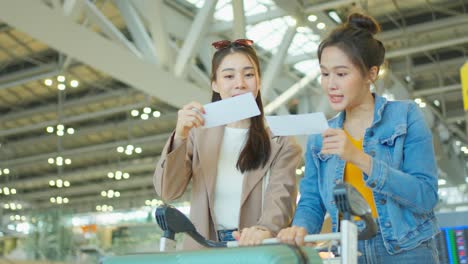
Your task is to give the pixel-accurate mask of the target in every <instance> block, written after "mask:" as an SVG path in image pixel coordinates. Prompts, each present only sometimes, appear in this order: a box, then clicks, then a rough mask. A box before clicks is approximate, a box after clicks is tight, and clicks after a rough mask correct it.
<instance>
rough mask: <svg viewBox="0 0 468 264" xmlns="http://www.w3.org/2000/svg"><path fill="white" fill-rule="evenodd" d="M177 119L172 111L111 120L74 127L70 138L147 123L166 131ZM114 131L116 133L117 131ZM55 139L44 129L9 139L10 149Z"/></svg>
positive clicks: (54, 135) (32, 145)
mask: <svg viewBox="0 0 468 264" xmlns="http://www.w3.org/2000/svg"><path fill="white" fill-rule="evenodd" d="M116 110H117V109H116ZM176 120H177V114H176V113H170V114H164V115H163V116H161V117H159V118H154V117H153V118H150V119H148V120H142V119H141V118H138V119H125V120H123V121H121V122H114V121H110V122H106V123H102V124H99V125H95V124H93V125H91V126H86V127H74V129H75V133H74V134H73V135H72V136H70V137H72V138H70V140H76V139H79V138H80V137H84V136H88V135H92V134H96V133H104V132H113V131H126V129H128V128H132V127H144V126H145V125H148V124H152V125H154V127H155V128H156V127H157V128H158V130H165V132H167V131H168V130H172V129H173V128H174V127H175V125H176ZM163 125H164V126H163ZM165 128H167V129H165ZM113 133H114V134H116V133H115V132H113ZM66 137H68V136H66ZM54 139H55V140H56V139H57V135H56V134H55V133H54V134H49V133H46V132H45V129H44V134H43V135H42V136H37V135H35V136H34V137H23V138H21V139H20V140H17V141H11V140H10V141H8V148H9V149H25V148H28V147H29V148H31V147H34V146H37V145H38V144H40V143H42V142H49V141H51V140H54ZM115 139H117V138H115ZM67 141H68V139H67ZM69 142H70V141H69ZM53 147H55V142H54V143H53Z"/></svg>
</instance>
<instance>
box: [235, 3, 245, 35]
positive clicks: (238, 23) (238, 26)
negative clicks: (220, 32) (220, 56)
mask: <svg viewBox="0 0 468 264" xmlns="http://www.w3.org/2000/svg"><path fill="white" fill-rule="evenodd" d="M232 13H233V18H234V19H233V20H234V21H233V31H234V34H233V35H234V39H242V38H247V37H246V35H245V10H244V1H232Z"/></svg>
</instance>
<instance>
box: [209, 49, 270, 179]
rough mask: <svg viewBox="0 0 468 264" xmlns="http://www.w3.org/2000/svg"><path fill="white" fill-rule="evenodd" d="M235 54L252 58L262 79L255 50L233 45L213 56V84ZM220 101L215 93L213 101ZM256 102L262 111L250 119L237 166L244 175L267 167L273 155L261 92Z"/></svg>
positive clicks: (258, 76)
mask: <svg viewBox="0 0 468 264" xmlns="http://www.w3.org/2000/svg"><path fill="white" fill-rule="evenodd" d="M233 53H242V54H245V55H246V56H247V57H248V58H250V60H251V61H253V63H254V64H255V68H256V71H257V78H260V63H259V60H258V57H257V53H256V52H255V50H254V49H253V48H252V47H251V46H243V45H238V44H236V43H232V44H231V45H229V46H228V47H226V48H222V49H219V50H217V51H216V52H215V54H214V55H213V60H212V61H211V82H214V81H216V71H217V70H218V67H219V65H220V64H221V62H222V61H223V59H224V58H225V57H226V56H227V55H229V54H233ZM219 100H222V99H221V95H220V94H219V93H217V92H215V91H213V94H212V96H211V101H212V102H216V101H219ZM255 101H256V102H257V105H258V108H259V109H260V115H258V116H255V117H251V118H250V128H249V132H248V137H247V142H246V143H245V146H244V148H243V149H242V151H241V153H240V155H239V159H238V160H237V164H236V167H237V169H238V170H240V171H241V172H242V173H244V172H245V171H248V170H253V169H258V168H261V167H263V166H265V164H266V163H267V161H268V159H269V158H270V153H271V145H270V137H269V135H268V132H267V130H266V127H265V122H264V113H263V103H262V96H261V94H260V91H259V92H258V94H257V98H255Z"/></svg>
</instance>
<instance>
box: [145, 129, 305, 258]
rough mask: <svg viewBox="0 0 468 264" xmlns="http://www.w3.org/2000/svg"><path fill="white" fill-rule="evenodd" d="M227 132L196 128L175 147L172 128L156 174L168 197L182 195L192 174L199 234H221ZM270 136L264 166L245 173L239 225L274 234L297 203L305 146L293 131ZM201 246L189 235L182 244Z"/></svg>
mask: <svg viewBox="0 0 468 264" xmlns="http://www.w3.org/2000/svg"><path fill="white" fill-rule="evenodd" d="M223 135H224V126H219V127H215V128H196V129H192V130H191V132H190V135H189V137H188V138H187V140H186V141H185V144H181V145H180V146H178V147H177V148H176V149H172V140H173V136H174V133H173V135H172V136H171V138H169V140H168V141H167V143H166V146H165V147H164V149H163V151H162V154H161V157H160V160H159V162H158V164H157V167H156V171H155V173H154V178H153V181H154V186H155V189H156V192H157V193H158V195H159V196H160V197H161V198H162V199H163V200H164V201H166V202H169V201H171V200H174V199H177V198H179V197H180V196H182V195H183V193H184V192H185V190H186V188H187V185H188V184H189V182H190V180H192V192H191V209H190V219H191V220H192V222H193V223H194V225H195V227H196V228H197V230H198V232H200V234H201V235H203V236H204V237H205V238H208V239H211V240H215V241H217V240H218V238H217V233H216V231H215V227H216V219H215V216H214V212H213V208H214V206H213V202H214V190H215V184H216V175H217V174H218V172H217V167H218V166H217V164H218V157H219V149H220V145H221V143H222V138H223ZM270 136H271V133H270ZM270 142H271V156H270V159H269V160H268V162H267V164H266V166H265V167H263V168H261V169H257V170H252V171H247V172H246V173H245V174H244V182H243V187H242V194H241V203H240V216H239V229H240V230H241V229H242V228H245V227H251V226H261V227H263V228H267V229H268V230H270V231H271V232H272V233H273V235H276V234H277V232H279V231H280V230H281V229H282V228H284V227H287V226H289V225H290V223H291V220H292V217H293V214H294V210H295V207H296V196H297V185H296V174H295V169H296V167H297V165H298V163H299V161H300V158H301V147H300V146H299V145H298V144H297V143H295V141H294V139H293V138H290V137H277V138H276V137H273V136H271V139H270ZM268 169H270V177H269V183H268V187H267V189H266V191H265V194H264V200H263V211H262V196H263V195H262V192H263V191H262V183H263V178H264V177H265V175H266V173H267V171H268ZM199 248H202V246H200V245H198V244H197V243H196V242H195V241H193V240H192V239H191V238H188V236H187V238H186V239H185V242H184V249H199Z"/></svg>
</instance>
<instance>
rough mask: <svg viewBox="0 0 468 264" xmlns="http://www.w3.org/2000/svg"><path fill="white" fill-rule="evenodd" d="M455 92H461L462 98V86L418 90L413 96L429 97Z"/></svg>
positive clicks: (454, 85)
mask: <svg viewBox="0 0 468 264" xmlns="http://www.w3.org/2000/svg"><path fill="white" fill-rule="evenodd" d="M455 91H460V96H461V92H462V90H461V84H453V85H448V86H442V87H437V88H429V89H423V90H417V91H413V96H416V97H417V96H428V95H434V94H440V93H449V92H455Z"/></svg>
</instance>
